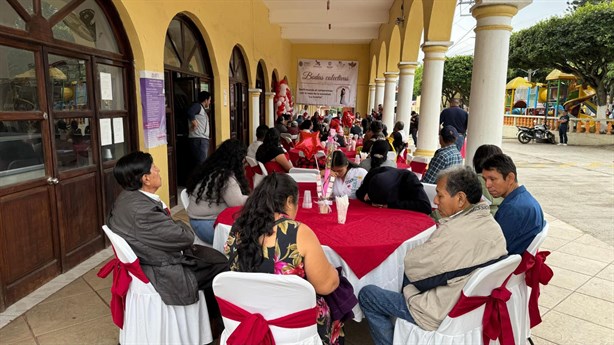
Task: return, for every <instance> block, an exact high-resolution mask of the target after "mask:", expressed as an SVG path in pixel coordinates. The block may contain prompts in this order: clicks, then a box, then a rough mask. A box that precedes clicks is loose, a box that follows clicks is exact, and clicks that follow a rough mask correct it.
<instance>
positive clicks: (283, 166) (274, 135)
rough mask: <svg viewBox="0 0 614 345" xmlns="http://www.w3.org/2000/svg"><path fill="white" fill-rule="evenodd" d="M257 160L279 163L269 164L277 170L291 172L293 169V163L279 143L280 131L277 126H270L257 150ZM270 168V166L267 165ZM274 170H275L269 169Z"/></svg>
mask: <svg viewBox="0 0 614 345" xmlns="http://www.w3.org/2000/svg"><path fill="white" fill-rule="evenodd" d="M256 160H257V161H259V162H262V163H264V164H265V165H266V163H268V162H275V163H277V164H269V165H268V166H270V167H272V168H273V170H274V171H276V172H286V173H287V172H289V171H290V169H292V163H291V162H290V161H289V160H288V158H287V157H286V153H285V152H284V149H282V148H281V146H280V144H279V131H278V130H277V129H275V128H269V130H268V132H266V135H265V136H264V141H263V142H262V145H260V147H259V148H258V151H256ZM267 170H268V167H267ZM270 172H273V171H269V173H270Z"/></svg>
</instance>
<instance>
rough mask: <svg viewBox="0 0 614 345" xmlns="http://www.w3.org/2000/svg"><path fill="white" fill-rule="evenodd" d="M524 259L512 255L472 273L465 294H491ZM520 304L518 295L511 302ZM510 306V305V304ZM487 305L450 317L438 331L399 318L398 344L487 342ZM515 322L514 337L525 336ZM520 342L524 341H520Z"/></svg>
mask: <svg viewBox="0 0 614 345" xmlns="http://www.w3.org/2000/svg"><path fill="white" fill-rule="evenodd" d="M519 262H520V256H519V255H510V256H509V257H507V258H506V259H504V260H501V261H499V262H496V263H494V264H492V265H489V266H487V267H483V268H480V269H478V270H476V271H475V272H474V273H472V275H471V277H470V278H469V280H468V281H467V283H466V284H465V287H464V288H463V293H464V294H465V296H490V295H491V293H492V291H493V290H494V289H497V288H499V287H500V286H502V284H503V283H504V282H505V280H506V279H507V278H508V277H509V276H510V274H512V272H513V271H514V269H515V268H516V267H517V266H518V263H519ZM510 303H517V301H516V300H515V296H514V295H512V297H511V299H510V300H509V301H508V302H507V305H508V306H509V305H510ZM508 309H509V307H508ZM484 310H485V306H484V305H482V306H481V307H478V308H477V309H474V310H472V311H470V312H468V313H466V314H463V315H460V316H458V317H454V318H453V317H450V316H447V317H446V318H445V319H444V320H443V321H442V322H441V324H440V325H439V328H438V329H437V330H436V331H426V330H423V329H422V328H420V327H419V326H418V325H415V324H413V323H410V322H408V321H405V320H402V319H397V321H396V323H395V327H394V340H393V343H394V344H420V345H435V344H437V345H456V344H468V345H469V344H470V345H485V344H484V342H483V340H482V330H483V327H482V317H483V315H484ZM510 319H511V321H512V329H513V330H514V338H515V339H516V338H521V337H522V336H521V335H520V334H519V333H518V326H517V325H515V324H514V319H513V318H510ZM490 343H491V344H499V341H491V342H490ZM516 344H517V345H520V344H524V343H519V342H516Z"/></svg>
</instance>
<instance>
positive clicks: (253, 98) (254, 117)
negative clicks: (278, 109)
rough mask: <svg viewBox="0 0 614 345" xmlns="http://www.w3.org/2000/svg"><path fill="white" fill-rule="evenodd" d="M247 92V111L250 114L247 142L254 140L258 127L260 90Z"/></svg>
mask: <svg viewBox="0 0 614 345" xmlns="http://www.w3.org/2000/svg"><path fill="white" fill-rule="evenodd" d="M247 91H249V110H250V112H251V121H250V122H251V126H250V127H251V128H250V129H251V131H250V132H251V135H250V137H249V142H250V143H251V142H252V141H255V140H256V128H258V125H260V93H262V90H261V89H248V90H247Z"/></svg>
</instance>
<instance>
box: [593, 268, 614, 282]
mask: <svg viewBox="0 0 614 345" xmlns="http://www.w3.org/2000/svg"><path fill="white" fill-rule="evenodd" d="M597 277H599V278H602V279H606V280H609V281H614V265H609V266H607V267H606V268H604V269H603V270H602V271H601V272H599V273H597Z"/></svg>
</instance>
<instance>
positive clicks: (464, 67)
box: [441, 55, 473, 106]
mask: <svg viewBox="0 0 614 345" xmlns="http://www.w3.org/2000/svg"><path fill="white" fill-rule="evenodd" d="M472 71H473V56H471V55H457V56H453V57H451V58H447V59H446V62H445V65H444V66H443V83H442V90H441V94H442V95H441V103H442V105H443V106H445V104H446V102H447V101H449V100H450V99H452V98H454V97H456V96H457V95H458V97H459V98H460V100H461V103H462V104H464V105H469V95H470V93H471V73H472Z"/></svg>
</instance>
